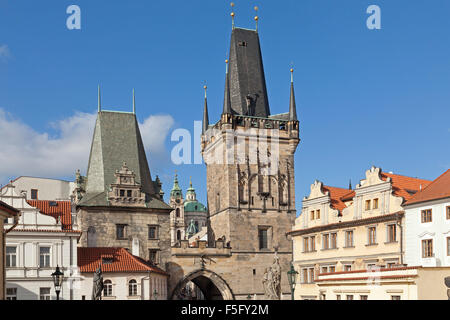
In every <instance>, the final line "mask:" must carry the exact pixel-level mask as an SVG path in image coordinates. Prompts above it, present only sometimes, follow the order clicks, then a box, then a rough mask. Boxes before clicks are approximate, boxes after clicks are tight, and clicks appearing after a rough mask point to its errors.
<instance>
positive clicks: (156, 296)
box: [153, 289, 158, 300]
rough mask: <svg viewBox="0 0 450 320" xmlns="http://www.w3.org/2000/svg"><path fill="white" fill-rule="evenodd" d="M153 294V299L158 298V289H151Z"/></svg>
mask: <svg viewBox="0 0 450 320" xmlns="http://www.w3.org/2000/svg"><path fill="white" fill-rule="evenodd" d="M153 296H154V297H155V300H158V291H156V289H155V291H153Z"/></svg>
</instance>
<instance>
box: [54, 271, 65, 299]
mask: <svg viewBox="0 0 450 320" xmlns="http://www.w3.org/2000/svg"><path fill="white" fill-rule="evenodd" d="M52 278H53V284H54V285H55V291H56V300H59V293H60V292H61V285H62V282H63V279H64V272H61V271H60V270H59V266H56V271H55V272H53V273H52Z"/></svg>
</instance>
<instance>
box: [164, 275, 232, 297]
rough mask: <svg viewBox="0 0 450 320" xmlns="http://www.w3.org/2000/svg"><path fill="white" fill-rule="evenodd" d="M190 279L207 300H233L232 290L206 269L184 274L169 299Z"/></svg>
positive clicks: (220, 278) (221, 279)
mask: <svg viewBox="0 0 450 320" xmlns="http://www.w3.org/2000/svg"><path fill="white" fill-rule="evenodd" d="M190 281H191V282H193V283H194V284H195V285H196V286H197V287H199V288H200V290H201V291H202V292H203V294H204V296H205V298H206V299H207V300H234V295H233V292H232V291H231V288H230V287H229V285H228V284H227V283H226V282H225V280H223V278H222V277H220V276H219V275H218V274H216V273H214V272H212V271H210V270H207V269H201V270H196V271H193V272H191V273H189V274H188V275H186V276H185V277H184V278H183V279H182V280H180V281H179V282H178V284H177V285H176V287H175V289H174V290H173V291H172V293H171V295H170V299H171V300H173V299H174V298H176V295H177V294H178V293H179V292H180V290H181V289H182V288H184V287H185V286H186V284H187V283H188V282H190Z"/></svg>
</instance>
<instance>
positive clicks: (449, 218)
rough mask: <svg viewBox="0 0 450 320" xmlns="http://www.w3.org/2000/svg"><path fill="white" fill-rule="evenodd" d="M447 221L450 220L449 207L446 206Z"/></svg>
mask: <svg viewBox="0 0 450 320" xmlns="http://www.w3.org/2000/svg"><path fill="white" fill-rule="evenodd" d="M447 220H450V206H447Z"/></svg>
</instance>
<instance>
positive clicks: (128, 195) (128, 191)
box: [127, 190, 132, 198]
mask: <svg viewBox="0 0 450 320" xmlns="http://www.w3.org/2000/svg"><path fill="white" fill-rule="evenodd" d="M131 196H132V192H131V190H127V197H128V198H131Z"/></svg>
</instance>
